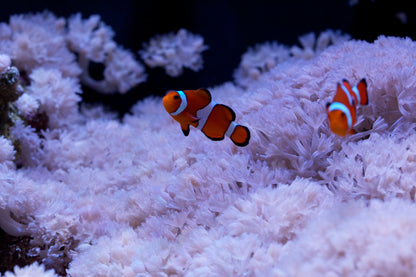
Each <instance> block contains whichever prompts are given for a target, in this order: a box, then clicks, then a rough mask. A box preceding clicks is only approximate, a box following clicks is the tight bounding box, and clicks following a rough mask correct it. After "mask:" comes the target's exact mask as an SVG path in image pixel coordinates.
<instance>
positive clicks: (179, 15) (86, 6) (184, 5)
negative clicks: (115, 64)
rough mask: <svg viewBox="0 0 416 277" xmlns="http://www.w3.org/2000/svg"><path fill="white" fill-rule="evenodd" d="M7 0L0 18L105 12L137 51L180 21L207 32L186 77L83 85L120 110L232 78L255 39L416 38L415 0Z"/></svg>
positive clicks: (121, 40) (152, 74)
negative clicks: (354, 0)
mask: <svg viewBox="0 0 416 277" xmlns="http://www.w3.org/2000/svg"><path fill="white" fill-rule="evenodd" d="M2 2H3V3H2V5H1V6H0V22H8V20H9V16H10V15H12V14H20V13H28V12H40V11H43V10H45V9H47V10H50V11H52V12H53V13H54V14H55V15H57V16H63V17H68V16H70V15H71V14H74V13H77V12H81V13H82V15H83V18H87V17H88V16H89V15H91V14H99V15H100V16H101V19H102V21H104V22H105V23H106V24H107V25H109V26H111V27H112V29H113V30H114V31H115V33H116V35H115V38H114V40H115V41H116V42H117V43H118V44H121V45H122V46H123V47H125V48H127V49H130V50H132V51H133V52H134V53H135V54H137V51H138V50H140V49H141V48H142V44H143V43H144V42H147V41H148V40H149V39H150V38H151V37H153V36H154V35H155V34H162V33H167V32H171V31H175V32H176V31H177V30H178V29H180V28H185V29H187V30H189V31H191V32H192V33H194V34H200V35H201V36H202V37H203V38H204V41H205V44H206V45H208V46H209V49H208V50H206V51H204V52H203V59H204V69H203V70H201V71H199V72H193V71H191V70H188V69H185V72H184V74H183V75H182V76H180V77H177V78H172V77H169V76H168V75H166V74H165V72H164V69H162V68H156V69H150V68H147V73H148V80H147V82H146V83H143V84H140V85H138V86H137V87H135V88H133V89H131V90H130V91H129V92H128V93H126V94H123V95H121V94H115V95H102V94H98V93H95V92H93V91H91V90H89V89H88V88H84V93H83V95H82V97H83V99H84V101H86V102H93V103H95V102H100V103H104V104H105V105H106V106H107V108H109V109H111V110H115V111H118V112H120V113H121V114H123V113H125V112H127V111H128V110H129V109H130V107H131V105H133V104H134V103H136V102H137V101H138V100H140V99H142V98H144V97H146V96H148V95H160V96H162V95H164V94H165V92H166V91H167V90H169V89H195V88H199V87H209V86H214V85H218V84H221V83H223V82H225V81H231V80H232V75H233V71H234V70H235V69H236V68H237V66H238V64H239V62H240V58H241V55H242V54H243V53H244V52H245V51H246V50H247V48H248V47H249V46H253V45H255V44H256V43H261V42H265V41H278V42H279V43H283V44H286V45H289V46H291V45H294V44H297V43H298V37H299V36H300V35H303V34H305V33H308V32H312V31H313V32H315V33H317V34H319V32H321V31H323V30H326V29H334V30H336V29H339V30H341V31H342V32H343V33H348V34H350V35H351V36H352V37H353V38H354V39H363V40H367V41H370V42H371V41H373V40H374V39H376V38H377V37H378V36H379V35H381V34H383V35H394V36H409V37H411V38H412V39H415V38H416V24H415V13H416V10H415V9H411V7H410V6H411V4H412V1H379V0H374V1H370V0H361V1H359V3H358V4H356V5H353V6H351V5H349V2H348V0H315V1H307V0H291V1H266V0H257V1H246V0H211V1H209V0H201V1H190V0H188V1H186V0H185V1H180V0H178V1H160V0H156V1H132V0H131V1H125V0H118V1H114V0H112V1H98V0H94V1H88V0H84V1H78V0H74V1H56V0H55V1H52V0H49V1H45V0H43V1H42V0H41V1H22V0H20V1H7V2H5V1H2ZM400 12H403V13H405V14H406V16H407V21H406V22H405V23H403V22H401V21H400V20H399V18H398V16H397V14H398V13H400ZM138 59H139V60H140V58H139V57H138ZM98 68H99V67H98ZM98 70H99V69H98Z"/></svg>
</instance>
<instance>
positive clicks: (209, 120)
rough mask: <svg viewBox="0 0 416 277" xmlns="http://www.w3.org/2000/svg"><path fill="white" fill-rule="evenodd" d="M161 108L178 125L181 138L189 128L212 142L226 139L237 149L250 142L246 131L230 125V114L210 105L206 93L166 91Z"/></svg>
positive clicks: (226, 108) (228, 111) (231, 116)
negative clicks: (197, 130)
mask: <svg viewBox="0 0 416 277" xmlns="http://www.w3.org/2000/svg"><path fill="white" fill-rule="evenodd" d="M163 106H164V107H165V109H166V111H167V112H168V113H169V114H170V115H171V116H172V117H173V119H175V120H176V121H178V122H179V123H180V124H181V129H182V132H183V134H184V135H185V136H187V135H188V134H189V125H192V126H194V127H195V128H198V129H200V130H201V131H202V132H203V133H204V134H205V135H206V136H207V137H208V138H210V139H212V140H222V139H224V136H228V137H229V138H230V139H231V140H232V141H233V142H234V144H235V145H237V146H246V145H247V144H248V142H249V140H250V131H249V130H248V128H247V127H245V126H242V125H240V124H237V123H235V122H234V120H235V113H234V111H233V110H232V109H231V108H230V107H228V106H225V105H222V104H217V103H216V102H214V101H213V100H212V99H211V93H210V92H209V91H208V90H207V89H197V90H178V91H169V92H168V93H167V94H166V95H165V97H163Z"/></svg>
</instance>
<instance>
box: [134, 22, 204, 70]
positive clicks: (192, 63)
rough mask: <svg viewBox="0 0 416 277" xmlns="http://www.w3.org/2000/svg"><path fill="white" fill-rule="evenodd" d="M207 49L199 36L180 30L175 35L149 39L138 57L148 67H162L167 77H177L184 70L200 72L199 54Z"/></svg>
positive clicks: (170, 34) (200, 57)
mask: <svg viewBox="0 0 416 277" xmlns="http://www.w3.org/2000/svg"><path fill="white" fill-rule="evenodd" d="M207 48H208V47H207V46H206V45H204V39H203V38H202V37H201V36H199V35H194V34H192V33H190V32H188V31H187V30H185V29H180V30H179V31H178V32H177V33H176V34H174V33H169V34H164V35H157V36H155V37H154V38H151V39H150V41H149V42H148V43H145V44H144V49H143V50H141V51H140V55H141V57H142V59H143V60H144V62H145V63H146V65H148V66H149V67H157V66H160V67H164V68H165V70H166V73H167V74H168V75H170V76H172V77H177V76H179V75H181V74H182V72H183V69H184V68H189V69H191V70H193V71H199V70H201V69H202V65H203V60H202V56H201V53H202V51H205V50H206V49H207Z"/></svg>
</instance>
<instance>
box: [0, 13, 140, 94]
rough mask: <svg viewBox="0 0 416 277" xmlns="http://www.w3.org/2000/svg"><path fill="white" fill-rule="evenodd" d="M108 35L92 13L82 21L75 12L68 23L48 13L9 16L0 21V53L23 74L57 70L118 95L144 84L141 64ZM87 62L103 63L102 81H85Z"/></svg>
mask: <svg viewBox="0 0 416 277" xmlns="http://www.w3.org/2000/svg"><path fill="white" fill-rule="evenodd" d="M113 36H114V32H113V31H112V30H111V28H110V27H109V26H107V25H105V24H104V23H103V22H101V20H100V17H99V16H98V15H93V16H91V17H90V18H88V19H85V20H84V19H82V18H81V15H80V14H76V15H74V16H72V17H70V18H69V19H68V20H66V19H64V18H57V17H56V16H55V15H54V14H52V13H50V12H43V13H38V14H27V15H14V16H11V17H10V22H9V24H6V23H0V53H3V54H7V55H9V56H10V57H11V58H12V60H13V63H14V64H15V65H16V66H17V67H18V68H19V70H20V71H22V72H26V74H30V73H32V71H33V70H35V69H36V68H38V67H42V68H43V69H53V70H59V71H60V72H61V74H62V75H63V76H65V77H73V78H79V80H80V81H81V82H83V83H84V84H86V85H87V86H90V87H92V88H94V89H95V90H97V91H100V92H102V93H113V92H117V91H118V92H121V93H124V92H126V91H127V90H129V89H130V88H131V87H133V86H135V85H137V84H139V83H141V82H144V81H145V80H146V74H145V72H144V67H143V65H141V64H140V63H139V62H138V61H136V60H135V59H134V56H133V54H132V53H131V52H130V51H128V50H125V49H123V48H122V47H121V46H118V45H117V44H116V43H115V42H114V41H113ZM76 55H77V56H78V59H77V58H76ZM90 62H95V63H102V64H103V65H104V67H105V69H104V74H103V75H104V79H103V80H94V79H93V78H92V77H90V75H89V70H88V66H89V63H90ZM79 80H78V81H79Z"/></svg>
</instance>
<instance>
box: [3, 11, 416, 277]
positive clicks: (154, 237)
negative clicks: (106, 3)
mask: <svg viewBox="0 0 416 277" xmlns="http://www.w3.org/2000/svg"><path fill="white" fill-rule="evenodd" d="M44 20H48V18H44ZM3 27H4V25H3ZM51 27H53V25H51ZM318 37H320V36H318ZM314 44H315V45H318V44H319V43H318V44H316V43H314ZM305 45H306V44H305ZM319 45H320V44H319ZM314 47H315V48H314V49H315V50H314V54H313V55H309V54H308V55H299V56H289V57H287V59H286V60H285V61H282V62H280V61H278V62H276V63H275V64H271V65H270V66H269V67H268V69H267V70H264V71H261V72H260V73H261V74H259V75H258V76H257V77H256V78H252V77H250V76H245V75H238V74H236V77H235V78H236V79H235V80H234V81H235V83H231V82H228V83H225V84H219V85H217V86H214V87H211V88H209V89H210V91H211V93H212V95H213V98H215V99H216V100H217V101H218V102H220V103H224V104H226V105H230V106H232V107H233V108H234V110H235V112H236V114H237V117H238V118H239V119H241V120H240V121H241V124H244V125H245V126H248V127H249V128H250V130H251V131H252V138H251V141H250V144H249V145H248V146H246V147H244V148H237V147H236V146H234V145H233V143H232V142H231V141H230V140H224V141H221V142H215V141H211V140H208V139H206V138H205V136H204V135H203V134H202V133H201V132H193V133H191V134H190V135H189V136H188V137H184V136H183V134H182V132H180V130H178V126H177V124H176V123H175V122H174V121H173V120H172V119H171V118H170V116H169V115H168V114H167V113H166V111H165V110H164V109H163V106H162V103H161V98H160V97H150V98H147V99H144V100H143V101H140V102H138V103H137V104H136V105H135V106H134V107H133V108H132V110H131V113H129V114H126V115H125V116H124V118H123V119H122V120H121V121H119V120H117V118H116V116H115V115H113V114H109V113H108V112H104V111H103V109H102V108H101V107H86V106H84V105H82V103H80V100H79V98H78V96H77V95H78V93H79V92H80V91H79V90H80V88H79V78H80V77H79V75H71V74H68V73H67V67H66V66H63V65H61V64H57V65H56V66H51V63H49V62H46V65H45V67H42V64H41V63H39V64H37V65H36V69H35V68H33V69H31V70H30V74H29V78H30V83H29V85H28V87H27V91H26V92H25V93H24V94H23V95H25V94H27V95H28V96H26V97H32V98H33V99H35V101H34V102H33V101H32V100H33V99H32V100H30V98H27V99H23V100H20V99H19V100H18V102H17V103H20V104H19V106H21V107H25V108H22V110H25V112H28V111H30V110H32V109H33V110H35V109H38V110H42V111H44V112H45V113H46V114H48V116H49V118H51V120H52V121H51V122H50V123H49V125H48V128H44V129H42V130H40V131H36V130H35V129H34V128H31V127H30V126H27V125H25V124H23V123H16V124H15V126H14V127H13V128H12V132H13V135H14V136H15V137H16V138H17V139H18V140H19V141H20V143H21V148H22V155H21V158H20V166H19V167H17V166H16V165H15V163H14V161H13V157H14V154H13V153H14V152H13V151H14V149H13V147H12V144H11V142H10V141H9V139H8V138H5V137H2V138H1V139H0V146H1V147H0V159H1V160H0V162H1V164H0V186H1V194H0V209H1V211H2V213H5V214H6V215H7V217H1V218H0V226H8V227H9V230H8V232H10V233H14V234H15V235H19V234H21V235H29V236H30V237H31V238H32V239H31V242H30V247H31V250H30V253H27V254H30V255H31V257H37V259H38V261H39V262H41V263H42V265H44V268H43V266H42V265H41V266H39V265H38V264H35V265H33V266H31V267H33V270H39V271H41V272H43V275H44V276H50V271H49V272H46V271H45V269H51V268H54V269H55V270H56V271H57V272H58V273H59V274H62V275H63V274H68V275H70V276H232V275H237V276H243V275H249V276H302V275H305V274H307V275H308V276H323V275H324V276H329V275H331V276H333V275H343V276H369V275H377V276H392V275H401V276H412V275H415V273H416V267H415V264H414V262H413V261H414V256H415V250H414V249H415V244H414V233H415V232H416V225H415V222H416V221H415V218H414V217H415V216H414V215H415V211H416V210H415V209H416V204H415V191H416V189H415V185H414V179H415V176H414V172H416V164H415V162H414V161H415V160H416V159H415V157H416V152H415V149H414V142H415V138H416V132H415V126H416V125H415V111H416V109H414V108H415V106H414V105H415V103H416V102H415V99H416V77H415V76H416V67H415V66H414V64H415V63H416V52H415V49H416V42H414V41H412V40H410V39H408V38H406V39H404V38H395V37H385V36H380V37H379V38H378V39H377V40H376V41H374V42H373V43H369V42H364V41H356V40H347V41H343V42H339V43H332V44H326V47H325V48H324V47H322V48H321V46H319V47H316V46H314ZM264 49H265V50H264V51H265V53H264V57H276V56H278V55H279V54H278V53H274V51H280V50H279V49H281V48H279V47H277V48H276V47H268V46H266V47H265V48H264ZM287 49H290V48H287ZM305 49H306V48H305ZM268 51H270V53H267V52H268ZM33 54H34V55H35V56H34V57H32V59H33V61H40V60H39V59H37V58H36V54H35V53H33ZM8 55H10V57H11V61H12V63H15V60H19V57H15V56H13V55H11V54H10V53H9V54H8ZM363 61H365V62H363ZM266 63H267V61H265V64H266ZM15 64H16V65H17V67H18V68H19V65H18V63H17V62H16V63H15ZM34 64H36V63H34ZM258 64H259V63H257V61H256V62H255V63H254V64H253V66H257V65H258ZM19 70H25V69H21V68H19ZM386 76H387V77H386ZM363 77H365V78H366V79H367V82H368V92H369V99H370V104H369V105H368V106H365V107H360V113H359V114H360V115H359V118H358V123H357V131H358V133H357V134H355V135H351V136H349V137H347V138H345V139H344V138H341V137H338V136H336V135H334V134H332V133H331V131H330V130H329V128H328V123H327V117H326V112H325V103H326V102H328V101H330V100H331V99H332V97H333V95H334V92H335V88H336V83H337V82H339V81H340V80H342V79H343V78H346V79H348V80H350V81H351V82H353V83H355V82H357V81H359V80H360V79H361V78H363ZM23 95H22V96H21V97H24V96H23ZM63 98H65V99H66V98H67V99H70V100H69V103H66V102H65V101H62V99H63ZM20 101H21V102H20ZM36 103H37V104H36ZM67 105H68V106H67ZM76 105H80V108H79V109H77V108H75V107H76ZM54 116H55V119H52V117H54ZM19 228H23V229H19ZM22 255H23V254H22ZM23 270H24V269H20V268H15V270H14V271H15V275H16V276H24V275H23V273H20V272H22V271H23ZM10 274H12V273H10V272H8V273H6V276H13V275H10Z"/></svg>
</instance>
